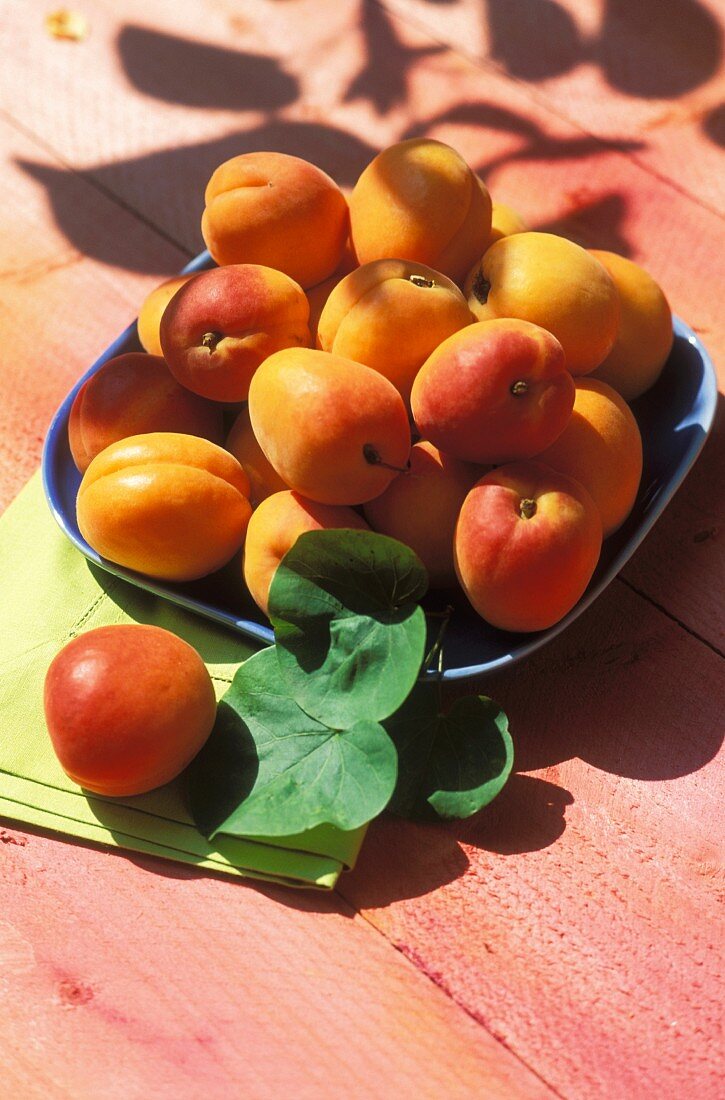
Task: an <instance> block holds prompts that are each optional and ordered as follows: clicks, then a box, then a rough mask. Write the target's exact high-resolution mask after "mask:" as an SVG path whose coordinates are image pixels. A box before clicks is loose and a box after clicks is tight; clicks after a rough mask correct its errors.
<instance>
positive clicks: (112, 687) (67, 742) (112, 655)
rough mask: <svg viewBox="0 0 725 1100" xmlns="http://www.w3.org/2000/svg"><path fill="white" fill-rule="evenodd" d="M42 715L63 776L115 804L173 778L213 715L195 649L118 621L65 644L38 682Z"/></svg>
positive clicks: (165, 633)
mask: <svg viewBox="0 0 725 1100" xmlns="http://www.w3.org/2000/svg"><path fill="white" fill-rule="evenodd" d="M44 705H45V718H46V723H47V726H48V732H49V734H50V738H51V741H52V742H53V748H54V749H55V752H56V755H57V757H58V759H59V761H60V763H61V766H62V767H63V770H64V771H65V772H66V774H67V775H68V776H69V777H70V778H71V779H72V780H73V782H74V783H78V784H79V785H80V786H81V787H85V788H86V790H89V791H93V792H94V793H95V794H101V795H106V796H111V797H115V798H119V797H122V796H127V795H135V794H143V793H144V791H150V790H153V789H154V788H155V787H160V786H161V785H162V784H163V783H168V782H170V781H171V780H172V779H175V778H176V776H177V775H179V773H180V772H182V771H183V770H184V768H185V767H186V765H187V764H188V763H190V761H191V760H192V759H193V758H194V757H195V756H196V754H197V752H198V751H199V749H201V747H202V745H203V744H204V742H205V741H206V739H207V737H208V736H209V734H210V733H211V730H212V727H213V725H214V721H215V718H216V700H215V697H214V687H213V685H212V682H211V677H210V676H209V673H208V672H207V669H206V666H205V665H204V662H203V661H202V659H201V657H200V656H199V654H198V653H197V652H196V650H195V649H192V647H191V646H190V645H188V643H187V642H184V641H182V639H181V638H178V637H177V636H176V635H175V634H172V633H171V632H170V631H168V630H163V629H162V628H161V627H158V626H146V625H143V624H137V623H119V624H117V625H116V626H100V627H97V628H96V629H95V630H89V631H87V632H86V633H85V634H80V635H79V636H78V637H77V638H73V640H72V641H70V642H68V644H67V645H66V646H64V648H63V649H62V650H61V651H60V653H58V654H57V655H56V657H55V658H54V659H53V661H52V663H51V665H50V668H49V669H48V672H47V674H46V677H45V690H44Z"/></svg>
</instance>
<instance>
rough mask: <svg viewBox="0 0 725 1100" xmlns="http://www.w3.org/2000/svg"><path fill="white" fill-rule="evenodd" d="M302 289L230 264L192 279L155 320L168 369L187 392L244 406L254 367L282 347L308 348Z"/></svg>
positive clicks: (279, 276)
mask: <svg viewBox="0 0 725 1100" xmlns="http://www.w3.org/2000/svg"><path fill="white" fill-rule="evenodd" d="M308 315H309V305H308V303H307V298H306V297H305V294H304V291H303V290H302V287H301V286H299V285H298V284H297V283H295V282H294V281H293V280H292V279H290V278H289V276H287V275H284V274H283V273H282V272H281V271H275V270H273V269H272V268H271V267H261V266H259V265H256V264H231V265H229V266H228V267H216V268H213V269H212V270H211V271H204V272H202V273H201V274H200V275H196V276H195V277H194V278H193V279H192V280H191V281H190V282H188V283H186V285H185V286H183V287H182V288H181V289H180V290H178V291H177V292H176V294H175V295H174V297H173V298H172V300H171V301H170V302H169V304H168V306H167V307H166V309H165V310H164V315H163V317H162V318H161V347H162V348H163V352H164V358H165V359H166V362H167V363H168V365H169V370H170V371H171V373H172V374H173V375H174V377H175V378H176V379H177V380H178V381H179V382H180V383H181V384H182V386H186V387H187V388H188V389H190V390H192V392H193V393H198V394H200V395H201V396H202V397H208V398H211V400H213V401H224V402H236V401H245V400H246V398H247V394H248V392H249V382H250V379H251V377H252V375H253V374H254V372H255V370H256V369H257V367H258V366H259V364H260V363H261V362H262V360H263V359H266V358H267V356H268V355H272V353H273V352H275V351H279V350H280V349H281V348H289V347H305V346H307V345H308V344H309V343H310V332H309V329H308V327H307V318H308Z"/></svg>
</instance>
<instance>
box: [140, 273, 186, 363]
mask: <svg viewBox="0 0 725 1100" xmlns="http://www.w3.org/2000/svg"><path fill="white" fill-rule="evenodd" d="M192 278H193V275H176V276H175V277H174V278H173V279H167V280H166V282H164V283H161V285H160V286H157V287H154V289H153V290H152V291H151V293H150V294H149V295H147V297H146V298H144V300H143V303H142V305H141V308H140V310H139V311H138V319H137V321H136V329H137V331H138V338H139V340H140V341H141V347H142V348H143V349H144V351H147V352H148V353H149V355H162V354H163V352H162V351H161V337H160V336H159V328H160V325H161V318H162V316H163V313H164V310H165V309H166V307H167V305H168V304H169V302H170V301H171V299H172V298H173V297H174V295H175V294H176V291H177V290H179V289H180V288H181V287H182V286H183V285H184V283H188V281H189V279H192Z"/></svg>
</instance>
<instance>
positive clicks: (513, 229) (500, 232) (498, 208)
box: [488, 202, 529, 247]
mask: <svg viewBox="0 0 725 1100" xmlns="http://www.w3.org/2000/svg"><path fill="white" fill-rule="evenodd" d="M528 231H529V227H528V225H527V224H526V222H525V221H524V219H523V218H522V217H521V215H520V214H517V212H516V211H515V210H514V209H513V208H512V207H510V206H507V205H506V204H505V203H503V202H494V203H493V204H492V207H491V234H490V236H489V238H488V245H489V247H490V246H491V245H492V244H494V243H495V242H496V241H500V240H501V238H502V237H510V236H512V235H513V234H514V233H527V232H528Z"/></svg>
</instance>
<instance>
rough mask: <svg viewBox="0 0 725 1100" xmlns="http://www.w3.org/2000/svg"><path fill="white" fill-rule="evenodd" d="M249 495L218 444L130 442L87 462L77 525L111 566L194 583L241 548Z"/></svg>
mask: <svg viewBox="0 0 725 1100" xmlns="http://www.w3.org/2000/svg"><path fill="white" fill-rule="evenodd" d="M248 495H249V478H248V477H247V475H246V474H245V472H244V470H243V469H242V467H241V466H240V465H239V463H238V462H237V460H236V458H234V457H233V456H232V455H230V454H229V452H228V451H225V450H224V449H223V448H222V447H218V446H217V445H216V444H215V443H210V442H209V441H208V440H206V439H199V438H197V437H195V436H191V435H179V434H176V433H174V432H153V433H150V434H148V435H135V436H130V437H129V438H128V439H122V440H120V441H119V442H118V443H112V444H111V446H110V447H106V449H105V451H101V453H100V454H99V455H97V456H96V457H95V458H94V459H93V461H92V462H91V464H90V466H89V467H88V469H87V470H86V472H85V474H84V475H83V480H82V481H81V485H80V488H79V490H78V500H77V515H78V526H79V528H80V531H81V534H82V535H83V537H84V539H85V540H86V542H88V544H89V545H90V546H92V547H93V549H94V550H96V551H97V552H98V553H99V554H101V555H102V556H103V557H104V558H108V559H109V561H113V562H116V563H117V564H118V565H125V566H126V567H127V568H129V569H135V570H137V571H138V572H139V573H145V574H147V575H148V576H150V577H159V578H161V579H162V580H169V581H187V580H194V579H195V578H197V577H203V576H205V575H206V574H207V573H212V572H213V571H214V570H215V569H218V568H219V567H220V566H222V565H224V563H225V562H227V561H228V560H229V559H230V558H231V556H232V555H233V554H234V553H235V552H236V551H237V550H238V549H239V547H240V546H241V545H242V542H243V540H244V534H245V531H246V529H247V523H248V522H249V517H250V515H251V512H252V508H251V505H250V503H249V499H248Z"/></svg>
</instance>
